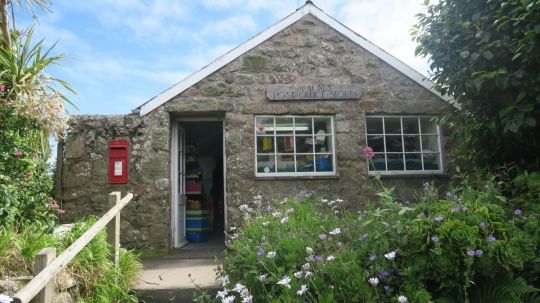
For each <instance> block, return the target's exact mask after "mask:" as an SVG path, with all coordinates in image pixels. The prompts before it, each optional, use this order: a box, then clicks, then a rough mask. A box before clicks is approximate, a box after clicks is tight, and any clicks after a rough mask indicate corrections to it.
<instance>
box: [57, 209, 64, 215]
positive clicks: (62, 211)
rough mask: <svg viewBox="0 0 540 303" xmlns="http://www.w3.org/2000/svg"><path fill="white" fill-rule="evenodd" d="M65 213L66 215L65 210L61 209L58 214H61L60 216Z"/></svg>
mask: <svg viewBox="0 0 540 303" xmlns="http://www.w3.org/2000/svg"><path fill="white" fill-rule="evenodd" d="M65 213H66V211H65V210H63V209H59V210H58V214H59V215H63V214H65Z"/></svg>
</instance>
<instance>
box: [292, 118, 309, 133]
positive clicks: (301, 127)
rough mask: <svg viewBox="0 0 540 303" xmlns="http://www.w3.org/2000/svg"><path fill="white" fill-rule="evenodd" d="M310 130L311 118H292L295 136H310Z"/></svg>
mask: <svg viewBox="0 0 540 303" xmlns="http://www.w3.org/2000/svg"><path fill="white" fill-rule="evenodd" d="M311 128H312V126H311V118H303V117H295V118H294V129H295V132H296V134H297V135H311V134H312V131H311Z"/></svg>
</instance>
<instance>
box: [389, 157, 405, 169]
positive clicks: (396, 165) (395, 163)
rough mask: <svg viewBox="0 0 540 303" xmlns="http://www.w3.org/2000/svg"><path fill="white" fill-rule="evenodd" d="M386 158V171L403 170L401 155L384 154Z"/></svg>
mask: <svg viewBox="0 0 540 303" xmlns="http://www.w3.org/2000/svg"><path fill="white" fill-rule="evenodd" d="M386 157H387V158H388V170H404V167H403V154H386Z"/></svg>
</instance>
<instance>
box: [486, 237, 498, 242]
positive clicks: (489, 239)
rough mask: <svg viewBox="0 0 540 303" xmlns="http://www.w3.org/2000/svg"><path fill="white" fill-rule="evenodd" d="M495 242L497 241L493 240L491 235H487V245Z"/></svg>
mask: <svg viewBox="0 0 540 303" xmlns="http://www.w3.org/2000/svg"><path fill="white" fill-rule="evenodd" d="M495 240H497V239H495V237H494V236H493V235H489V236H488V237H487V241H488V242H489V243H491V242H495Z"/></svg>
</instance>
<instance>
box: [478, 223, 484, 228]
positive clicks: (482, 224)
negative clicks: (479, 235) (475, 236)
mask: <svg viewBox="0 0 540 303" xmlns="http://www.w3.org/2000/svg"><path fill="white" fill-rule="evenodd" d="M478 226H480V228H482V229H484V228H486V223H485V222H480V223H479V224H478Z"/></svg>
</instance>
